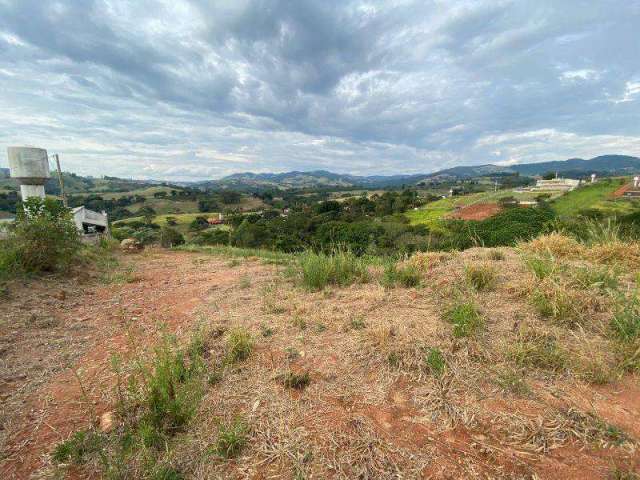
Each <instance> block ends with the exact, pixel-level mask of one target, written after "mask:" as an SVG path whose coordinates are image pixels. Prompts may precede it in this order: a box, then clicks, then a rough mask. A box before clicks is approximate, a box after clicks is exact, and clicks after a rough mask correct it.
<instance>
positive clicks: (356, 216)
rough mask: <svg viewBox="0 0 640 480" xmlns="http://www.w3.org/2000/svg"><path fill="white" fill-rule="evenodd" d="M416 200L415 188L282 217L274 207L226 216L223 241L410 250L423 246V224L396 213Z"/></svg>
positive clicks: (277, 247) (326, 204)
mask: <svg viewBox="0 0 640 480" xmlns="http://www.w3.org/2000/svg"><path fill="white" fill-rule="evenodd" d="M419 203H420V200H419V198H418V195H417V193H416V192H415V191H411V190H405V191H403V192H385V193H384V194H382V195H374V196H373V197H371V198H367V197H366V196H362V197H358V198H350V199H347V200H345V201H343V202H338V201H332V200H330V201H324V202H320V203H316V204H314V205H312V206H308V205H302V206H299V207H296V208H292V209H291V210H290V211H289V213H288V214H287V215H284V216H283V215H280V214H279V212H277V211H267V212H265V213H264V214H262V215H255V214H253V215H245V216H240V215H236V216H231V217H229V219H228V220H229V222H230V223H231V224H232V225H233V226H234V228H233V230H232V232H231V234H230V237H229V242H230V243H231V244H232V245H235V246H239V247H249V248H269V249H274V250H282V251H287V252H295V251H301V250H304V249H306V248H313V249H317V250H330V249H332V248H333V247H334V246H335V245H342V246H344V247H347V248H349V249H351V250H352V251H353V252H354V253H357V254H359V255H362V254H364V253H371V254H390V253H393V252H400V253H410V252H412V251H415V250H418V249H424V248H426V246H427V245H426V244H425V242H426V241H427V240H426V234H427V229H426V227H424V226H411V225H409V223H408V220H407V219H406V217H404V216H403V215H402V213H403V212H405V211H406V210H407V209H409V208H413V207H415V206H417V205H418V204H419Z"/></svg>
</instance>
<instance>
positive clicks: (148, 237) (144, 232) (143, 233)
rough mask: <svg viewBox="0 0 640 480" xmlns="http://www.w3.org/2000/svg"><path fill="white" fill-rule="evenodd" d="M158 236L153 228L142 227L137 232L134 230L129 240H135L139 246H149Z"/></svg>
mask: <svg viewBox="0 0 640 480" xmlns="http://www.w3.org/2000/svg"><path fill="white" fill-rule="evenodd" d="M159 237H160V235H159V234H158V232H157V231H156V229H155V228H151V227H143V228H140V229H138V230H135V231H134V232H133V233H132V235H131V238H133V239H135V240H137V241H138V243H140V245H151V244H154V243H156V242H157V241H158V238H159Z"/></svg>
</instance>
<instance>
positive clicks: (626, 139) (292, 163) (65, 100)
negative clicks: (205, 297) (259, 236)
mask: <svg viewBox="0 0 640 480" xmlns="http://www.w3.org/2000/svg"><path fill="white" fill-rule="evenodd" d="M638 24H640V1H638V0H631V1H627V2H622V3H621V2H618V1H615V2H614V1H613V0H601V1H586V0H566V1H563V2H557V1H554V0H535V1H534V0H529V1H515V0H500V1H493V0H491V1H489V0H485V1H465V0H460V1H447V2H443V1H439V0H429V1H424V0H422V1H419V0H415V1H411V0H372V1H366V2H365V1H364V0H341V1H339V0H327V1H322V2H319V1H311V0H235V1H234V2H228V1H223V0H219V1H206V0H183V1H172V0H144V1H139V2H128V1H125V0H108V1H107V0H60V1H58V2H41V1H38V0H4V1H3V2H2V1H0V92H1V93H2V95H0V123H1V124H2V125H3V129H2V130H3V131H2V132H0V138H2V142H3V143H4V142H7V143H9V142H10V143H17V144H21V143H37V144H41V145H43V146H47V145H52V147H55V148H56V149H58V150H60V151H63V152H65V151H66V152H68V157H69V160H68V161H69V162H70V164H71V165H72V166H73V167H74V168H76V169H78V170H79V171H82V172H83V173H92V172H93V173H96V172H101V173H108V172H104V171H103V170H104V166H105V165H108V166H109V167H110V168H113V170H114V172H119V174H126V173H129V174H130V175H135V174H136V172H137V174H138V175H144V176H153V175H154V174H155V175H156V176H167V177H186V176H189V177H190V178H191V176H197V175H198V173H197V172H198V171H201V172H202V173H201V175H202V176H210V175H223V174H226V173H231V172H233V171H245V170H259V171H265V170H278V171H282V170H288V169H291V168H296V169H315V168H330V169H334V170H339V171H344V172H354V173H367V172H384V173H394V172H398V171H403V172H405V171H406V172H415V171H430V170H434V169H437V168H442V167H445V166H451V165H454V164H460V163H485V162H489V161H528V160H536V161H537V160H549V159H557V158H562V157H563V156H565V155H568V156H579V155H582V156H591V155H595V154H598V153H607V152H605V151H602V148H604V147H605V146H606V147H607V148H613V147H614V146H615V147H616V148H618V149H619V152H616V153H628V154H640V151H639V150H638V142H637V141H636V140H637V138H638V137H639V136H640V129H639V127H638V125H640V103H639V102H640V95H637V94H635V93H633V92H634V91H635V90H633V89H630V87H629V85H635V84H636V83H638V82H639V79H640V66H639V64H638V62H637V54H636V53H635V50H636V49H637V43H638V37H637V25H638ZM585 72H586V73H585ZM634 82H635V83H634ZM639 88H640V87H639ZM630 92H631V93H630ZM622 100H624V101H622ZM539 132H547V133H543V134H540V133H539ZM548 132H555V133H553V134H548ZM528 133H531V135H528ZM52 139H53V140H52ZM487 139H489V140H492V141H493V142H494V144H493V145H491V144H490V142H488V141H487ZM72 143H73V144H74V146H73V147H71V145H70V144H72ZM83 152H84V153H83ZM247 152H249V153H247ZM4 155H5V152H4V148H2V149H0V163H2V162H6V160H5V157H4ZM198 169H200V170H198ZM154 172H155V173H154Z"/></svg>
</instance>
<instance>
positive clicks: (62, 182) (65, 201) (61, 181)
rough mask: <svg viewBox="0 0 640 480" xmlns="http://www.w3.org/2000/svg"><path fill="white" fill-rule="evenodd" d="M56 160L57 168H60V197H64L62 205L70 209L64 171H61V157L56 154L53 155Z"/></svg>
mask: <svg viewBox="0 0 640 480" xmlns="http://www.w3.org/2000/svg"><path fill="white" fill-rule="evenodd" d="M53 156H54V157H55V159H56V167H58V180H59V181H60V195H61V196H62V204H63V205H64V206H65V207H69V202H68V201H67V194H66V193H65V192H64V179H63V178H62V170H61V169H60V156H59V155H58V154H57V153H56V154H54V155H53Z"/></svg>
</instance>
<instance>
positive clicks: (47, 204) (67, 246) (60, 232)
mask: <svg viewBox="0 0 640 480" xmlns="http://www.w3.org/2000/svg"><path fill="white" fill-rule="evenodd" d="M80 249H81V244H80V237H79V234H78V230H77V229H76V226H75V224H74V223H73V220H72V218H71V211H70V210H69V209H67V208H65V207H63V206H62V204H61V203H60V202H58V201H56V200H51V199H47V200H40V199H39V198H30V199H28V200H27V201H26V202H24V203H23V204H22V205H21V206H20V207H19V209H18V214H17V217H16V223H15V225H14V226H12V228H10V229H9V232H8V236H7V238H6V239H5V240H0V280H7V279H10V278H14V277H16V276H19V275H25V274H41V273H48V272H56V271H65V270H68V269H69V268H70V267H71V265H72V264H73V263H74V262H76V261H77V260H78V259H79V253H80Z"/></svg>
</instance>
